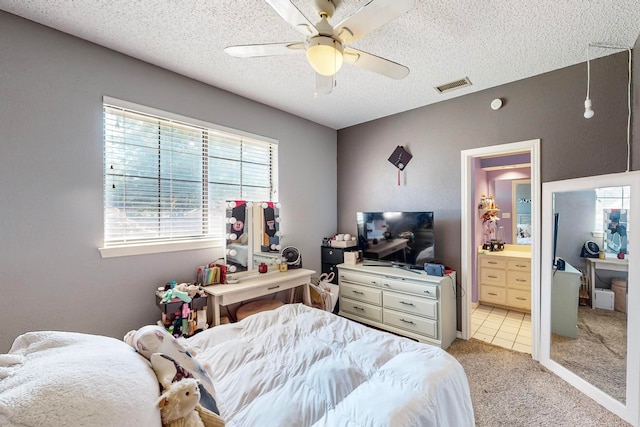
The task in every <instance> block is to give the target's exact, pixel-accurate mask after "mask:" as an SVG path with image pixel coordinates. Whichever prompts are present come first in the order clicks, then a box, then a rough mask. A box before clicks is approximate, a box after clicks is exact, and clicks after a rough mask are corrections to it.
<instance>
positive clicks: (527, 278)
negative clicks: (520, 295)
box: [507, 270, 531, 290]
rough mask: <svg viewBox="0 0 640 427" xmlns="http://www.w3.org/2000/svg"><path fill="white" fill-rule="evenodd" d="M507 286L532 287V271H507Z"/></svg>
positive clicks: (525, 288)
mask: <svg viewBox="0 0 640 427" xmlns="http://www.w3.org/2000/svg"><path fill="white" fill-rule="evenodd" d="M507 286H508V287H510V288H517V289H522V290H529V289H531V273H530V272H528V271H511V270H509V271H507Z"/></svg>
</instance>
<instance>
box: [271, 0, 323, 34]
mask: <svg viewBox="0 0 640 427" xmlns="http://www.w3.org/2000/svg"><path fill="white" fill-rule="evenodd" d="M265 1H266V2H267V3H268V4H269V6H271V7H272V8H273V9H274V10H275V11H276V12H278V15H280V16H281V17H282V19H284V20H285V21H287V22H288V23H289V24H290V25H291V26H292V27H293V28H295V29H296V30H298V31H299V32H301V33H302V34H304V35H305V36H315V35H316V34H318V30H316V27H315V26H314V25H313V24H312V23H311V21H309V20H308V19H307V17H306V16H304V15H303V14H302V12H300V10H299V9H298V8H297V7H296V6H295V5H294V4H293V3H291V2H290V1H289V0H265Z"/></svg>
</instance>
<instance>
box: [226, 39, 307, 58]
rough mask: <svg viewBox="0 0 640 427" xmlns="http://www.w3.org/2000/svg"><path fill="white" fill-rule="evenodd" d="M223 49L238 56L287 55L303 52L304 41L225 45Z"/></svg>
mask: <svg viewBox="0 0 640 427" xmlns="http://www.w3.org/2000/svg"><path fill="white" fill-rule="evenodd" d="M224 51H225V52H226V53H228V54H229V55H231V56H235V57H238V58H253V57H256V56H275V55H289V54H292V53H302V52H304V42H291V43H268V44H248V45H241V46H229V47H225V48H224Z"/></svg>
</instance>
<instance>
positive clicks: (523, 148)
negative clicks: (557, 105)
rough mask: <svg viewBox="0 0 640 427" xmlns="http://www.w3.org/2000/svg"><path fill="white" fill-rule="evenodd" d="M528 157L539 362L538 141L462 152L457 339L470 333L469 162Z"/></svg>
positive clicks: (534, 348) (534, 349)
mask: <svg viewBox="0 0 640 427" xmlns="http://www.w3.org/2000/svg"><path fill="white" fill-rule="evenodd" d="M527 151H529V153H530V154H531V356H532V357H533V359H534V360H539V351H540V212H541V209H540V189H541V177H540V140H539V139H532V140H528V141H521V142H513V143H509V144H500V145H493V146H490V147H481V148H474V149H470V150H462V151H461V152H460V154H461V162H462V168H461V169H462V179H461V181H462V191H461V194H462V200H461V206H462V208H461V209H462V211H461V237H462V238H461V241H462V248H461V270H462V271H461V273H462V274H461V279H460V281H461V286H462V289H463V296H462V300H461V309H462V331H461V338H462V339H469V338H470V335H471V334H470V332H471V294H472V292H471V291H472V289H471V285H472V282H473V281H472V278H473V274H474V273H475V272H474V271H473V270H472V267H473V263H472V262H473V259H474V257H475V255H476V251H475V250H474V249H475V248H472V247H471V243H472V239H471V235H472V233H474V228H473V221H474V220H475V216H474V214H475V207H476V203H475V202H474V201H473V200H471V195H472V194H473V191H472V189H473V176H472V167H471V164H472V161H473V159H474V158H477V157H486V156H492V155H495V156H497V155H509V154H516V153H523V152H527Z"/></svg>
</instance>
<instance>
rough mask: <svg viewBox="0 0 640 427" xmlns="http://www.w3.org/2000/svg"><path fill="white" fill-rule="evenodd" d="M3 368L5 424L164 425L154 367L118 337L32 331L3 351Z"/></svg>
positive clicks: (0, 385) (0, 402)
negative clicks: (7, 350) (158, 404)
mask: <svg viewBox="0 0 640 427" xmlns="http://www.w3.org/2000/svg"><path fill="white" fill-rule="evenodd" d="M16 362H17V363H16ZM0 369H1V370H2V372H3V373H4V374H5V375H4V378H2V379H0V425H2V426H15V427H17V426H20V427H42V426H60V427H63V426H79V425H86V426H92V427H94V426H105V427H106V426H124V425H138V426H158V427H159V426H160V425H161V422H160V411H159V410H158V408H157V407H156V406H155V403H156V401H157V400H158V397H159V396H160V388H159V385H158V379H157V377H156V375H155V373H154V371H153V370H152V369H151V367H150V365H149V362H148V361H147V360H146V359H145V358H144V357H142V356H141V355H139V354H137V353H136V351H135V350H134V349H133V348H131V347H130V346H129V345H128V344H126V343H124V342H123V341H120V340H117V339H115V338H108V337H103V336H99V335H87V334H80V333H73V332H51V331H43V332H28V333H26V334H24V335H21V336H19V337H18V338H16V340H15V341H14V343H13V345H12V347H11V350H10V351H9V353H8V354H6V355H0Z"/></svg>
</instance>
